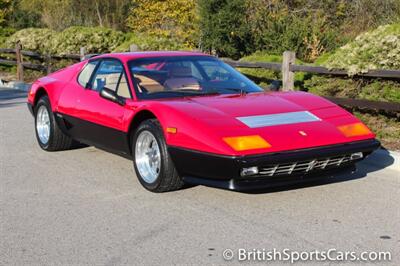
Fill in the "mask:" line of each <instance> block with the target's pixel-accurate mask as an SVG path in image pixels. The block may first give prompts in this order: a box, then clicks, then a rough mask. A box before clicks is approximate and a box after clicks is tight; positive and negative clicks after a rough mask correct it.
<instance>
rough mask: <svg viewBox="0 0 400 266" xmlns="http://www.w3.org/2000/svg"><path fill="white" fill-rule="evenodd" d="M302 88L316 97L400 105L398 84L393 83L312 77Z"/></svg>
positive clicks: (399, 85) (399, 87)
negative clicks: (385, 102) (343, 98)
mask: <svg viewBox="0 0 400 266" xmlns="http://www.w3.org/2000/svg"><path fill="white" fill-rule="evenodd" d="M304 86H305V87H306V88H307V89H308V91H309V92H311V93H315V94H318V95H324V96H336V97H345V98H358V99H367V100H376V101H389V102H399V103H400V84H399V83H398V82H394V81H388V80H372V81H369V80H363V79H358V80H354V79H351V78H347V79H342V78H330V77H322V76H312V77H311V78H310V79H307V80H305V81H304Z"/></svg>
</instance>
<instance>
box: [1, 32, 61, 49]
mask: <svg viewBox="0 0 400 266" xmlns="http://www.w3.org/2000/svg"><path fill="white" fill-rule="evenodd" d="M56 34H57V33H56V32H55V31H53V30H49V29H39V28H27V29H23V30H20V31H17V32H16V33H14V34H13V35H11V36H10V37H9V38H8V39H7V41H6V42H5V46H7V47H15V44H16V43H17V41H18V40H19V41H21V43H22V47H23V49H25V50H31V51H39V52H49V51H50V50H51V40H52V39H53V38H54V37H55V36H56Z"/></svg>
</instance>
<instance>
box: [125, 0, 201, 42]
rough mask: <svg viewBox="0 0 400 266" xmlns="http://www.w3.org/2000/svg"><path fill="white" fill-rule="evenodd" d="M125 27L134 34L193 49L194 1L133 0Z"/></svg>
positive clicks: (195, 19) (195, 22)
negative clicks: (179, 43) (176, 41)
mask: <svg viewBox="0 0 400 266" xmlns="http://www.w3.org/2000/svg"><path fill="white" fill-rule="evenodd" d="M133 3H134V5H133V7H132V8H131V13H130V15H129V16H128V19H127V26H128V27H129V28H130V29H131V30H133V31H134V32H141V33H146V34H148V35H150V36H156V37H169V38H173V39H177V40H178V41H180V42H182V43H184V44H185V45H186V46H188V47H194V46H195V45H196V33H197V30H196V26H197V14H196V9H195V0H165V1H164V0H134V1H133Z"/></svg>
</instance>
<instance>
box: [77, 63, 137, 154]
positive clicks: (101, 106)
mask: <svg viewBox="0 0 400 266" xmlns="http://www.w3.org/2000/svg"><path fill="white" fill-rule="evenodd" d="M85 87H86V88H83V89H82V90H81V92H80V93H79V95H78V97H77V102H76V104H75V111H76V115H75V117H76V118H77V120H76V121H73V123H74V124H75V130H74V131H75V132H74V134H73V135H75V136H78V138H79V139H80V140H81V141H82V142H85V143H88V144H91V145H94V146H97V147H100V148H106V149H108V150H111V151H114V152H117V153H123V154H125V153H128V152H129V149H128V147H129V146H128V143H127V138H126V132H124V130H123V129H124V124H125V122H126V121H125V114H126V112H127V109H125V107H124V106H121V105H119V104H117V103H115V102H112V101H110V100H107V99H104V98H102V97H100V94H99V92H100V90H101V89H102V88H104V87H106V88H108V89H111V90H113V91H116V92H117V94H118V95H119V96H122V97H125V98H128V99H129V98H131V90H130V88H129V85H128V81H127V76H126V73H125V70H124V66H123V64H122V63H121V62H120V61H119V60H117V59H112V58H109V59H102V60H101V61H100V62H99V64H98V65H97V66H96V69H95V70H94V73H93V74H92V76H91V78H90V81H89V82H88V84H87V85H86V86H85Z"/></svg>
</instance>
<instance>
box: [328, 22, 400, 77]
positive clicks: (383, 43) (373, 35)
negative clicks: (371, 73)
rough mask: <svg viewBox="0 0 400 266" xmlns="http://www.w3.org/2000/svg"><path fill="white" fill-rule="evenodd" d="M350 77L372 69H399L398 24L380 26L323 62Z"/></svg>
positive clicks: (399, 41) (399, 28)
mask: <svg viewBox="0 0 400 266" xmlns="http://www.w3.org/2000/svg"><path fill="white" fill-rule="evenodd" d="M325 65H326V66H327V67H328V68H340V69H347V70H348V73H349V74H350V75H354V74H357V73H365V72H368V70H373V69H400V24H392V25H386V26H380V27H378V28H377V29H376V30H373V31H369V32H366V33H364V34H361V35H359V36H358V37H357V38H356V39H355V40H354V41H352V42H350V43H348V44H346V45H345V46H343V47H341V48H339V49H338V50H337V51H336V52H335V53H334V54H332V55H331V56H330V57H329V58H328V60H327V61H326V62H325Z"/></svg>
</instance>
